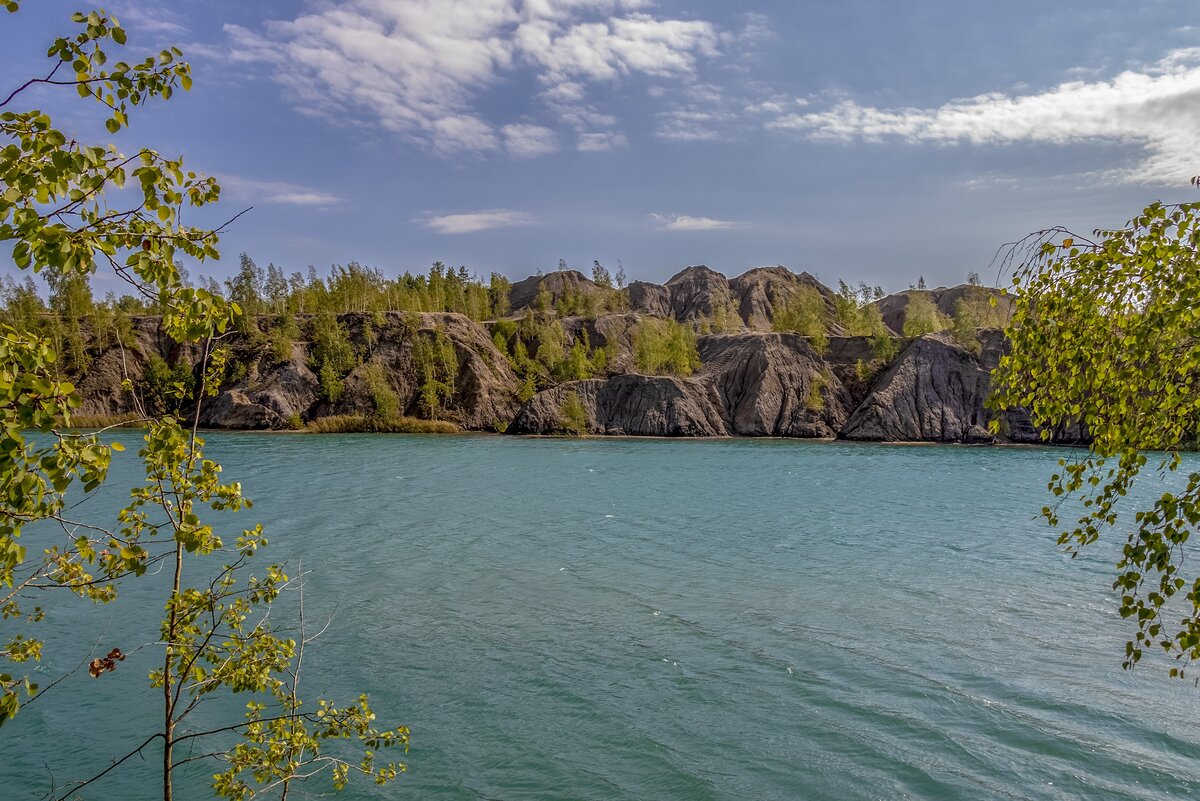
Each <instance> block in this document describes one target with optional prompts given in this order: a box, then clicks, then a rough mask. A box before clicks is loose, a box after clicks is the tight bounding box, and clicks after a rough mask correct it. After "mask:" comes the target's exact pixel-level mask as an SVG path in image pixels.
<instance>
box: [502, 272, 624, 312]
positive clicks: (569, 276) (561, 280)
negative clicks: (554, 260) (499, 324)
mask: <svg viewBox="0 0 1200 801" xmlns="http://www.w3.org/2000/svg"><path fill="white" fill-rule="evenodd" d="M543 290H545V291H546V292H547V293H548V294H549V296H550V308H551V309H553V308H554V307H555V306H557V305H558V302H559V301H560V300H562V299H563V298H564V297H566V296H567V295H568V294H582V295H601V294H603V293H605V292H606V290H605V289H604V288H603V287H601V286H599V285H598V284H596V283H595V282H593V281H592V280H591V279H590V278H588V277H587V276H585V275H584V274H583V273H581V272H579V271H578V270H556V271H555V272H552V273H546V274H545V275H531V276H529V277H528V278H526V279H524V280H521V281H518V282H517V283H515V284H513V285H512V289H510V290H509V293H508V305H509V307H510V308H511V309H512V310H513V311H514V312H519V311H523V310H525V309H532V308H534V306H535V303H536V299H537V295H538V293H539V292H541V291H543Z"/></svg>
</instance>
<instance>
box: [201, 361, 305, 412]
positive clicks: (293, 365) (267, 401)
mask: <svg viewBox="0 0 1200 801" xmlns="http://www.w3.org/2000/svg"><path fill="white" fill-rule="evenodd" d="M319 400H320V381H318V380H317V377H316V375H314V374H313V371H312V370H310V369H309V367H308V356H307V352H306V351H305V349H304V348H303V347H301V346H299V345H296V346H293V348H292V355H291V358H289V359H288V360H287V361H285V362H282V363H279V364H272V365H269V366H266V367H263V366H259V367H258V368H257V369H256V370H255V374H254V377H253V378H251V379H249V380H247V381H246V382H245V383H243V384H241V385H237V386H234V387H230V388H229V389H226V390H225V391H223V392H221V394H220V395H218V396H217V397H216V398H215V399H214V400H212V401H209V402H207V403H204V404H201V406H200V422H201V424H202V425H204V426H206V427H208V428H235V429H251V430H257V429H281V428H291V427H293V426H294V425H295V424H297V423H299V422H302V421H303V420H304V419H305V418H307V417H309V416H310V410H311V409H312V408H313V407H314V406H316V405H317V403H318V401H319Z"/></svg>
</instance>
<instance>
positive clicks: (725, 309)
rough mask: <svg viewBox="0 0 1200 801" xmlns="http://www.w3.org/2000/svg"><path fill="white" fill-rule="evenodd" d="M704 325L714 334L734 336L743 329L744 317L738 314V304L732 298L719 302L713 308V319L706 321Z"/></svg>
mask: <svg viewBox="0 0 1200 801" xmlns="http://www.w3.org/2000/svg"><path fill="white" fill-rule="evenodd" d="M702 325H704V326H705V327H706V328H707V329H708V331H710V332H711V333H714V334H732V333H734V332H736V331H740V330H741V329H742V317H741V315H740V314H739V313H738V306H737V303H736V302H735V301H734V300H733V299H732V298H727V299H725V300H724V301H721V302H718V303H717V304H716V305H715V306H714V307H713V312H712V317H711V318H710V319H708V320H705V321H704V323H703V324H702Z"/></svg>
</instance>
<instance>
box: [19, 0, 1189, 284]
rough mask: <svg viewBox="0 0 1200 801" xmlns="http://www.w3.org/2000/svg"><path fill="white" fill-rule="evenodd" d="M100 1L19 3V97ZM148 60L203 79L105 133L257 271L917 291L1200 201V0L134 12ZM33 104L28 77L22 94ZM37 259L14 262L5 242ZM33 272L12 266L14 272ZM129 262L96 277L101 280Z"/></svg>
mask: <svg viewBox="0 0 1200 801" xmlns="http://www.w3.org/2000/svg"><path fill="white" fill-rule="evenodd" d="M79 5H80V4H79V2H78V0H73V2H69V3H65V2H60V0H26V2H25V3H24V8H23V9H22V10H21V11H20V12H19V13H17V14H11V15H10V14H0V52H3V53H4V57H3V59H2V60H0V88H5V89H6V90H7V89H8V88H9V87H15V86H18V85H20V84H21V83H23V82H24V81H25V80H26V79H27V78H29V77H33V76H37V75H41V74H44V73H45V72H46V71H47V68H48V65H49V62H48V61H47V60H46V58H45V50H46V47H47V46H48V45H49V43H50V41H51V40H52V39H53V38H54V37H55V36H57V35H62V34H63V33H64V32H65V31H67V30H69V29H70V23H69V17H70V13H71V12H72V11H74V10H76V9H77V7H78V6H79ZM107 9H108V10H109V11H110V12H111V13H113V14H115V15H116V16H117V17H118V18H119V19H120V21H121V23H122V24H123V25H124V26H125V27H126V29H127V30H128V32H129V38H128V46H127V50H128V54H127V55H124V56H122V57H124V58H125V59H126V60H132V59H131V58H130V57H131V56H140V55H142V51H146V52H147V53H149V52H157V51H158V50H159V49H161V48H162V47H163V46H169V45H176V46H178V47H179V48H180V49H182V50H183V51H184V54H185V57H186V58H187V59H188V60H189V61H190V62H191V64H192V68H193V76H194V80H195V82H194V87H193V89H192V91H191V92H190V93H178V94H177V95H176V96H175V97H174V98H173V99H172V100H171V101H170V102H168V103H165V104H155V105H153V106H148V107H145V108H143V109H138V110H137V114H136V115H133V116H132V125H131V128H130V129H129V130H128V131H122V132H121V133H120V134H119V135H117V136H116V137H115V138H114V137H112V136H111V135H109V134H107V132H105V131H104V129H103V127H102V126H101V125H99V124H98V123H99V122H100V121H102V118H101V116H100V115H99V114H98V113H97V110H96V109H95V108H94V107H90V106H89V105H88V104H87V103H85V102H82V101H80V100H78V99H77V98H76V97H75V95H74V93H73V92H72V91H70V90H69V89H68V90H65V91H64V90H61V89H59V90H56V89H53V88H42V89H38V90H36V91H30V92H26V93H24V94H23V95H22V96H21V98H22V101H23V102H24V106H25V107H27V108H28V107H37V108H41V109H42V110H44V111H46V112H48V113H50V114H51V116H53V117H54V119H55V122H56V124H57V125H58V126H59V127H61V128H62V129H64V130H65V131H66V132H68V133H69V134H70V135H74V136H77V137H79V138H80V139H81V141H96V142H107V141H115V142H116V144H117V145H118V147H120V148H122V149H124V150H126V151H129V150H133V149H136V148H138V147H143V146H148V147H152V148H154V149H156V150H158V151H159V152H160V153H163V154H165V155H171V156H179V155H182V156H183V157H184V158H185V161H186V163H187V164H188V165H189V166H190V167H191V168H192V169H196V170H199V171H203V172H205V173H207V174H211V175H215V176H217V177H218V179H219V180H220V182H221V184H222V186H223V189H224V192H223V197H222V201H221V203H220V207H219V208H218V209H214V210H211V211H207V212H205V214H204V215H201V216H199V217H194V218H193V219H192V221H193V222H204V223H207V224H210V225H216V224H219V223H220V222H222V221H223V220H224V219H226V218H228V217H232V216H233V215H234V214H236V213H237V212H239V211H241V210H243V209H246V208H251V209H252V210H251V211H250V212H249V213H247V214H246V215H244V216H242V217H241V218H239V219H238V220H237V222H236V223H235V224H234V225H233V226H232V227H231V228H230V229H229V231H228V232H227V233H226V234H225V236H224V237H223V239H222V251H223V253H224V256H225V258H224V259H223V260H222V261H221V262H220V263H218V264H209V265H206V266H204V267H203V268H201V270H199V271H200V272H204V273H208V274H211V275H214V276H216V277H218V278H220V277H224V276H227V275H228V274H229V273H230V272H231V271H232V269H233V268H234V267H235V266H236V264H237V255H238V254H239V253H240V252H246V253H248V254H249V255H250V256H251V257H252V258H253V259H254V260H255V261H256V262H257V263H259V264H260V265H265V264H267V263H268V262H273V263H274V264H276V265H278V266H280V267H282V268H283V269H284V270H285V271H286V272H292V271H297V270H299V271H306V270H307V268H308V266H310V265H313V266H315V267H316V268H317V270H318V271H319V272H326V271H328V269H329V267H330V265H332V264H345V263H346V262H349V261H358V262H359V263H361V264H365V265H369V266H373V267H378V268H380V269H381V270H383V271H384V272H385V273H387V274H389V275H395V274H398V273H400V272H403V271H406V270H409V271H424V270H427V269H428V267H429V265H430V264H431V263H432V262H434V261H442V262H445V263H447V264H450V265H454V266H457V265H466V266H467V267H468V268H469V269H471V270H472V271H474V272H476V273H478V274H479V275H483V276H486V275H487V274H489V273H490V272H492V271H496V272H499V273H502V274H504V275H507V276H509V277H511V278H514V279H517V278H522V277H524V276H526V275H529V274H532V273H534V272H536V271H538V270H542V271H544V272H549V271H551V270H553V269H556V268H557V265H558V264H559V260H560V259H562V260H565V261H566V262H567V264H568V265H569V266H570V267H573V268H576V269H580V270H582V271H584V272H589V271H590V268H591V265H592V261H593V260H596V259H598V260H600V261H601V262H602V263H603V264H604V265H605V266H607V267H609V268H610V270H612V271H614V272H615V270H616V266H617V264H618V262H620V264H621V265H622V266H623V267H624V270H625V272H626V274H627V275H628V276H629V278H630V279H631V280H633V279H641V280H648V281H659V282H661V281H665V280H666V279H667V278H669V277H670V276H671V275H673V274H674V273H676V272H678V271H679V270H680V269H682V268H683V267H685V266H687V265H691V264H707V265H708V266H710V267H712V268H714V269H717V270H720V271H721V272H724V273H725V274H727V275H730V276H733V275H737V274H739V273H741V272H743V271H745V270H746V269H749V268H752V267H755V266H763V265H775V264H782V265H785V266H787V267H789V268H791V269H793V270H796V271H800V270H807V271H809V272H811V273H813V274H815V275H817V276H818V277H819V278H821V279H822V280H823V281H825V282H826V283H828V284H834V283H836V281H837V280H838V279H845V280H847V281H848V282H851V283H855V282H858V281H865V282H866V283H868V284H871V285H875V284H878V285H881V286H883V287H884V288H885V289H886V290H888V291H895V290H899V289H904V288H907V287H908V286H910V285H911V284H913V283H915V282H916V281H917V279H918V277H924V278H925V280H926V282H927V283H928V284H929V285H930V286H935V285H939V284H944V285H953V284H957V283H961V282H962V281H963V280H964V279H965V277H966V275H967V274H968V273H969V272H978V273H980V274H981V275H982V276H983V278H984V279H985V281H988V282H994V281H997V280H999V281H1000V282H1001V283H1006V282H1007V281H1006V279H1005V278H1004V277H1003V276H998V275H997V274H996V271H995V268H994V267H993V266H991V262H992V257H993V255H994V253H995V252H996V250H997V248H998V247H1000V246H1001V245H1002V244H1004V243H1005V242H1009V241H1012V240H1014V239H1018V238H1020V237H1022V236H1023V235H1024V234H1026V233H1029V232H1031V231H1034V230H1038V229H1042V228H1046V227H1050V226H1053V225H1065V226H1068V227H1070V228H1072V229H1075V230H1080V231H1085V232H1090V231H1091V230H1093V229H1095V228H1102V227H1112V226H1118V225H1120V224H1122V223H1123V222H1125V221H1126V220H1128V219H1129V218H1130V217H1131V216H1133V215H1134V214H1135V213H1136V212H1137V211H1138V210H1139V209H1141V208H1142V207H1143V206H1144V205H1146V204H1147V203H1149V202H1151V201H1154V200H1163V201H1166V202H1179V201H1184V200H1200V197H1197V191H1196V190H1195V189H1193V188H1191V187H1190V186H1189V179H1190V177H1191V176H1193V175H1195V174H1198V173H1200V9H1198V8H1197V7H1196V4H1195V3H1194V2H1185V1H1184V0H1141V1H1140V2H1136V3H1131V2H1128V1H1127V0H1120V1H1119V2H1118V1H1117V0H1088V2H1076V0H1060V1H1059V2H1054V3H1047V2H1044V0H1040V1H1039V2H1026V0H991V2H962V0H954V1H953V2H942V0H922V1H918V0H912V1H911V2H904V3H898V2H894V0H842V1H841V2H836V3H834V2H828V0H822V1H821V2H807V1H801V0H793V2H756V1H755V0H747V2H741V3H728V2H718V1H716V0H709V1H706V2H687V3H685V2H673V1H671V0H661V1H660V2H650V0H339V1H338V2H332V1H330V0H253V1H252V2H247V0H238V1H237V2H231V1H230V0H189V1H187V2H184V1H183V0H171V1H170V2H162V1H160V0H120V1H119V2H117V1H116V0H114V2H112V3H110V4H109V5H108V6H107ZM4 94H7V91H5V92H4ZM0 258H4V259H7V256H4V257H0ZM2 266H3V267H4V268H7V270H8V271H9V272H10V273H11V272H13V271H14V268H13V267H12V265H11V260H8V261H6V262H5V263H4V264H3V265H2ZM105 281H111V282H112V283H113V288H118V287H117V283H116V279H114V278H111V277H109V276H105V275H103V274H100V275H98V280H97V283H98V285H99V288H100V289H103V288H104V282H105Z"/></svg>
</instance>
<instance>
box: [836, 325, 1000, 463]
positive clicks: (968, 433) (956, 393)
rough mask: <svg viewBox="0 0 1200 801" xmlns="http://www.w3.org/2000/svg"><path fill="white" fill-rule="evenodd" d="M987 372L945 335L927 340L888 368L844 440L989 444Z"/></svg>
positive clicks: (853, 417)
mask: <svg viewBox="0 0 1200 801" xmlns="http://www.w3.org/2000/svg"><path fill="white" fill-rule="evenodd" d="M988 387H989V381H988V373H987V371H986V370H984V369H983V368H982V367H981V366H980V364H979V361H978V360H977V359H976V358H975V356H973V355H972V354H971V353H969V352H968V351H966V350H964V349H963V348H962V347H960V346H958V345H956V344H955V343H954V342H953V341H952V340H951V339H950V338H949V337H948V336H946V335H944V334H929V335H926V336H923V337H921V338H919V339H917V340H916V341H914V342H913V343H912V344H911V345H909V346H908V347H907V348H906V349H905V350H904V352H903V353H901V354H900V356H899V357H898V358H897V359H896V361H894V362H893V363H892V364H891V365H889V366H888V368H887V370H885V371H884V372H883V374H882V375H881V376H880V377H879V379H878V380H877V381H876V383H875V386H874V387H873V388H872V389H871V392H870V394H869V395H868V396H867V398H866V400H864V401H863V403H862V404H861V405H860V406H859V407H858V408H857V409H855V410H854V413H853V414H852V415H851V416H850V419H849V420H848V421H847V422H846V425H845V428H843V429H842V432H841V436H842V437H843V438H844V439H851V440H869V441H876V442H918V441H923V442H976V441H990V440H991V435H990V434H989V433H988V431H987V422H988V415H987V412H986V411H985V410H984V407H983V402H984V400H985V399H986V398H987V394H988Z"/></svg>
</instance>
